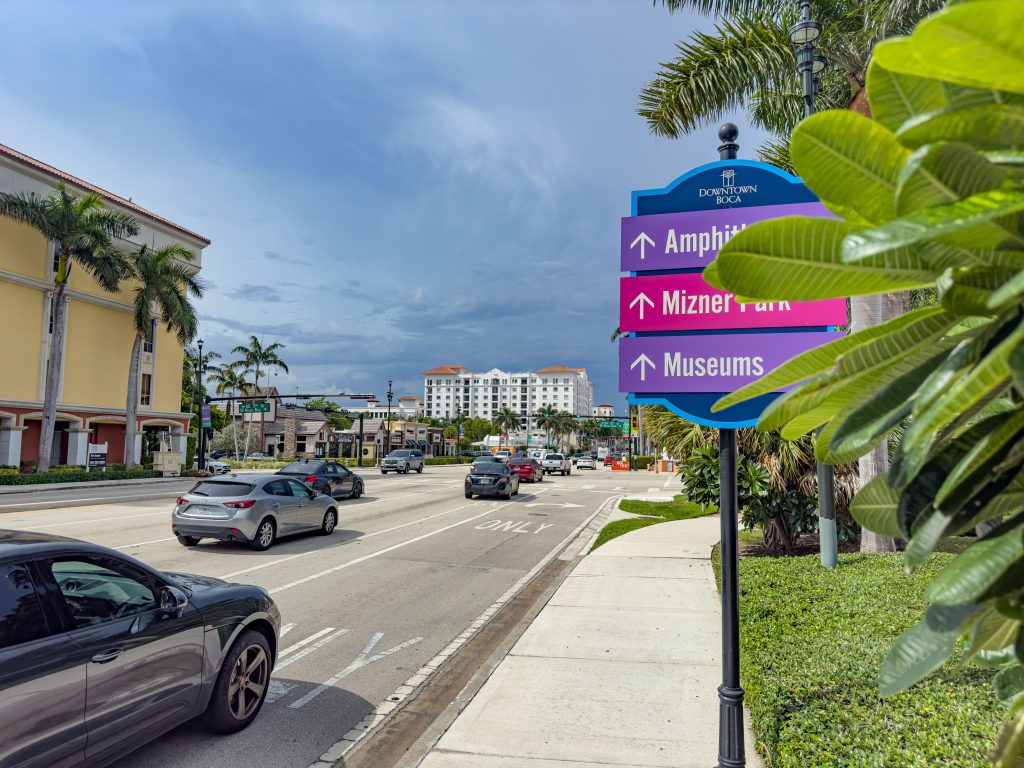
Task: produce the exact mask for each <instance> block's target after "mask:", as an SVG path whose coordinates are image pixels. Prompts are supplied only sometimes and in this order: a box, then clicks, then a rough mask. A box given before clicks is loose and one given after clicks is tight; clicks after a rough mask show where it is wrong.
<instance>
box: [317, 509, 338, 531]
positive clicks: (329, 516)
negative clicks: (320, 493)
mask: <svg viewBox="0 0 1024 768" xmlns="http://www.w3.org/2000/svg"><path fill="white" fill-rule="evenodd" d="M337 524H338V512H337V511H336V510H335V509H334V507H331V508H330V509H328V510H327V511H326V512H324V521H323V522H322V523H321V524H320V533H322V534H323V535H324V536H330V535H331V534H332V533H333V532H334V526H336V525H337Z"/></svg>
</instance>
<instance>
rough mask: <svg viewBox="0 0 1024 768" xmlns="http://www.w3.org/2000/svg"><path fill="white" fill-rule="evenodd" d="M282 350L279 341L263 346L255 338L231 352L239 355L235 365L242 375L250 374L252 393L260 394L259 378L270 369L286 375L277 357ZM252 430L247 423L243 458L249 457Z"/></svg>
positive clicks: (261, 422)
mask: <svg viewBox="0 0 1024 768" xmlns="http://www.w3.org/2000/svg"><path fill="white" fill-rule="evenodd" d="M281 349H284V344H282V343H281V342H279V341H275V342H274V343H272V344H268V345H267V346H265V347H264V346H263V342H261V341H260V340H259V339H257V338H256V337H255V336H250V337H249V345H248V346H243V345H239V346H237V347H235V348H234V349H232V350H231V353H232V354H234V355H241V356H242V357H241V359H240V360H238V361H237V363H236V365H237V367H238V368H240V369H241V370H242V371H244V373H243V374H242V375H243V376H244V375H248V374H251V375H252V377H253V386H252V393H253V394H254V395H259V393H260V376H262V375H263V374H264V373H267V372H269V371H270V369H271V368H280V369H281V370H282V371H284V372H285V373H288V366H287V365H285V364H284V361H283V360H282V359H281V358H280V357H279V356H278V354H277V352H278V350H281ZM251 428H252V421H250V422H249V424H248V427H247V428H246V433H245V458H248V457H249V430H250V429H251ZM260 446H261V447H260V450H263V448H262V446H263V414H262V413H261V414H260Z"/></svg>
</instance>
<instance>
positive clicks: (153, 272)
mask: <svg viewBox="0 0 1024 768" xmlns="http://www.w3.org/2000/svg"><path fill="white" fill-rule="evenodd" d="M194 259H195V254H194V253H192V252H191V251H189V250H188V249H186V248H183V247H182V246H180V245H169V246H166V247H164V248H160V249H159V250H154V249H152V248H150V247H149V246H147V245H143V246H142V247H141V248H139V250H138V251H136V252H135V253H133V254H131V255H129V256H128V258H127V270H126V273H127V277H128V278H130V279H131V280H132V282H134V283H135V296H134V300H133V301H132V305H133V310H132V323H133V325H134V326H135V338H134V340H133V341H132V356H131V358H130V360H129V365H128V398H127V401H126V406H125V423H124V464H125V466H126V467H127V468H128V469H132V468H133V467H134V466H135V434H136V430H137V426H138V425H137V423H136V422H137V418H138V411H139V367H140V364H141V361H142V345H143V344H144V343H145V341H146V339H147V338H149V337H150V334H151V333H152V332H153V330H154V329H155V327H156V325H155V318H154V317H153V310H154V309H157V310H158V311H159V317H160V318H161V320H162V322H163V324H164V327H166V328H167V331H168V332H169V333H173V334H174V335H176V336H177V337H178V341H180V342H181V343H182V344H183V345H184V344H188V342H190V341H191V340H192V339H193V338H194V337H195V335H196V325H197V321H196V310H195V307H194V306H192V303H191V302H190V301H189V300H188V297H189V295H190V294H191V295H192V296H194V297H196V298H197V299H198V298H202V296H203V284H202V283H201V282H200V281H199V280H198V279H197V278H196V276H195V273H196V268H195V267H194V266H192V261H193V260H194Z"/></svg>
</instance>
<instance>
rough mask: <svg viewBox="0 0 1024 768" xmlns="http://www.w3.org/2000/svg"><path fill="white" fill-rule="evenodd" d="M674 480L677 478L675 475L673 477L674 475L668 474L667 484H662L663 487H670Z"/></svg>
mask: <svg viewBox="0 0 1024 768" xmlns="http://www.w3.org/2000/svg"><path fill="white" fill-rule="evenodd" d="M673 480H675V478H674V477H672V475H669V476H668V477H667V478H666V479H665V484H664V485H663V486H661V487H662V488H668V487H669V486H670V485H672V481H673Z"/></svg>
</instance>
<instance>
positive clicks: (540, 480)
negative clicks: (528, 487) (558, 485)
mask: <svg viewBox="0 0 1024 768" xmlns="http://www.w3.org/2000/svg"><path fill="white" fill-rule="evenodd" d="M537 482H538V483H543V482H544V473H543V472H541V473H540V477H538V478H537Z"/></svg>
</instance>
